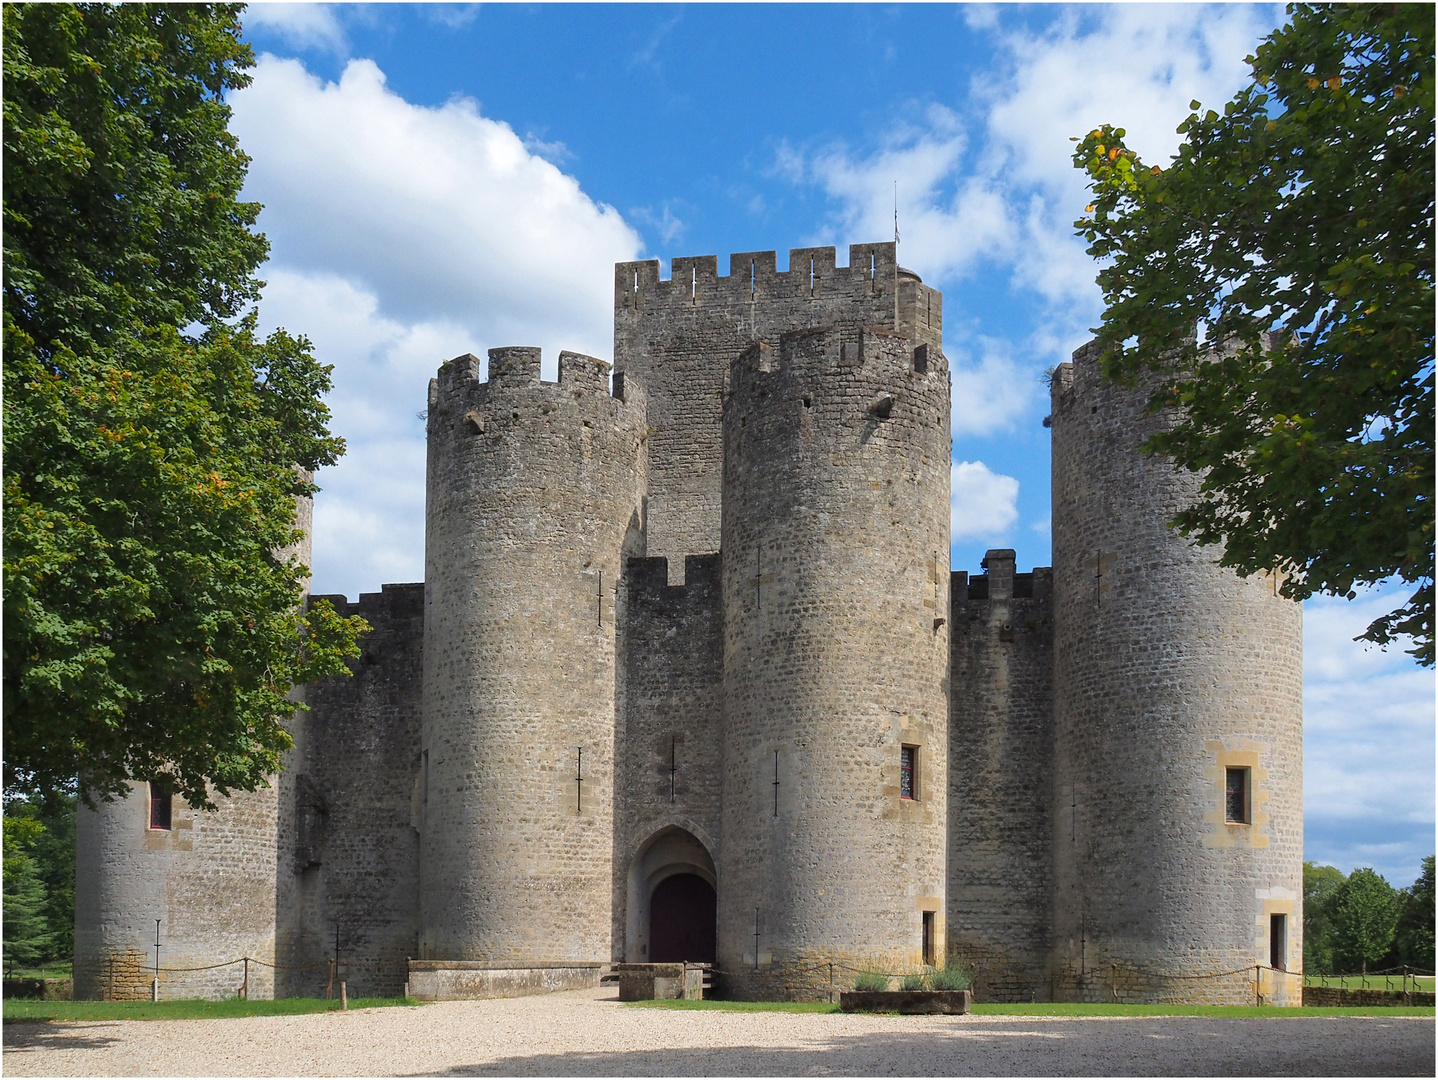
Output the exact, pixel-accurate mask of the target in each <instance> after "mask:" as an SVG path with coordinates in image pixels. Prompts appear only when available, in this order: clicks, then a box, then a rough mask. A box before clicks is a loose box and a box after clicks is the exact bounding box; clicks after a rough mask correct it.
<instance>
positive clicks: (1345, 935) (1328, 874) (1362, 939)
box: [1303, 855, 1434, 975]
mask: <svg viewBox="0 0 1438 1080" xmlns="http://www.w3.org/2000/svg"><path fill="white" fill-rule="evenodd" d="M1433 907H1434V894H1433V856H1432V855H1429V856H1428V857H1427V858H1426V859H1424V860H1423V871H1422V873H1420V874H1419V875H1418V880H1417V881H1415V882H1414V883H1413V884H1412V885H1410V886H1409V887H1408V888H1406V889H1395V888H1394V887H1393V886H1392V885H1390V884H1388V882H1387V881H1386V880H1385V879H1384V878H1383V875H1382V874H1379V873H1377V872H1375V871H1373V870H1371V869H1369V868H1368V867H1366V866H1362V867H1359V868H1358V869H1357V870H1354V871H1353V873H1351V874H1349V875H1348V876H1346V877H1345V876H1344V874H1343V871H1342V870H1339V869H1338V868H1337V867H1334V866H1319V865H1318V864H1317V863H1311V862H1306V863H1304V864H1303V970H1304V971H1305V972H1306V973H1307V974H1310V975H1352V974H1357V973H1359V972H1365V971H1385V970H1388V969H1390V968H1398V967H1402V966H1403V965H1405V964H1406V965H1407V966H1409V967H1412V968H1421V969H1423V970H1424V971H1432V970H1433Z"/></svg>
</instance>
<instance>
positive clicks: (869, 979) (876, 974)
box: [854, 971, 889, 994]
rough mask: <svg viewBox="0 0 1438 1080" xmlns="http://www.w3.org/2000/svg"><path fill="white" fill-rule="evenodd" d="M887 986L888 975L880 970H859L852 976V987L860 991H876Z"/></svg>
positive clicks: (870, 992)
mask: <svg viewBox="0 0 1438 1080" xmlns="http://www.w3.org/2000/svg"><path fill="white" fill-rule="evenodd" d="M888 988H889V977H888V976H887V975H885V974H884V973H883V972H882V971H860V972H859V973H857V974H856V975H855V976H854V989H855V990H857V991H859V992H860V993H868V994H872V993H877V992H879V991H883V990H887V989H888Z"/></svg>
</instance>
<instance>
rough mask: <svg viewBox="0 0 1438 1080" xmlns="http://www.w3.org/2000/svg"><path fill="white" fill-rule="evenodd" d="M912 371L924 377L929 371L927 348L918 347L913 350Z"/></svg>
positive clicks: (923, 346)
mask: <svg viewBox="0 0 1438 1080" xmlns="http://www.w3.org/2000/svg"><path fill="white" fill-rule="evenodd" d="M914 370H915V371H917V372H918V373H919V374H920V375H926V374H928V371H929V347H928V346H927V345H919V346H917V347H916V348H915V349H914Z"/></svg>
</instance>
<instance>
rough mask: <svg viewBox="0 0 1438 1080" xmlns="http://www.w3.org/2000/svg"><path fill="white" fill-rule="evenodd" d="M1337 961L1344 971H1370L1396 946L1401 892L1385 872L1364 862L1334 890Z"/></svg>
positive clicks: (1331, 901) (1331, 904) (1332, 908)
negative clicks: (1370, 968) (1378, 871)
mask: <svg viewBox="0 0 1438 1080" xmlns="http://www.w3.org/2000/svg"><path fill="white" fill-rule="evenodd" d="M1328 911H1329V917H1330V918H1331V919H1332V920H1333V961H1334V964H1335V965H1336V966H1337V967H1338V969H1339V970H1340V971H1344V972H1353V971H1360V970H1362V971H1366V970H1368V966H1369V965H1370V964H1372V965H1375V966H1376V965H1377V963H1378V961H1379V960H1382V959H1383V958H1384V957H1385V956H1387V955H1388V950H1389V949H1391V948H1392V947H1393V931H1394V929H1395V927H1396V926H1397V923H1398V896H1397V894H1396V893H1395V892H1394V890H1393V886H1391V885H1389V884H1388V882H1387V881H1385V880H1384V879H1383V877H1382V875H1380V874H1378V873H1375V872H1374V871H1373V870H1371V869H1369V868H1368V867H1366V866H1360V867H1359V868H1358V869H1357V870H1355V871H1353V873H1351V874H1349V875H1348V880H1347V881H1345V882H1344V883H1343V884H1342V885H1340V886H1338V888H1336V889H1335V890H1333V894H1332V896H1331V897H1330V898H1329V901H1328Z"/></svg>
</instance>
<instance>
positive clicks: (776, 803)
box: [774, 750, 779, 817]
mask: <svg viewBox="0 0 1438 1080" xmlns="http://www.w3.org/2000/svg"><path fill="white" fill-rule="evenodd" d="M774 816H775V817H778V816H779V751H777V750H775V751H774Z"/></svg>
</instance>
